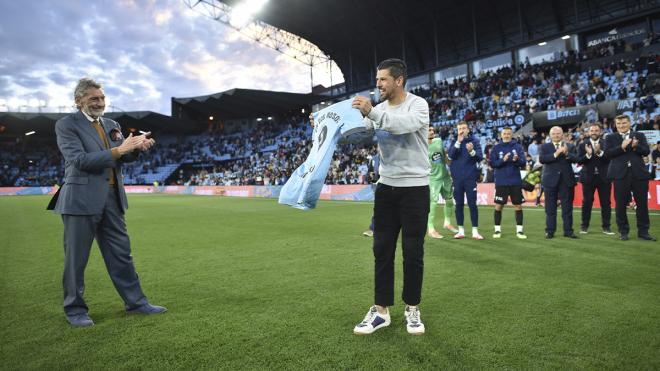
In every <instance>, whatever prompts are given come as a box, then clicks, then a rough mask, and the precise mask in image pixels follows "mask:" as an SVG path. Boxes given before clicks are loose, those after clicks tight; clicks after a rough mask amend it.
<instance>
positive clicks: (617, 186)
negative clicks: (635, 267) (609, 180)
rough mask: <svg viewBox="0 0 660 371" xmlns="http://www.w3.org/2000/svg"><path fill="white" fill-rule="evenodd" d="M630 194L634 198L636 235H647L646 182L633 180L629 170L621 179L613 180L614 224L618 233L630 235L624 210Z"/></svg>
mask: <svg viewBox="0 0 660 371" xmlns="http://www.w3.org/2000/svg"><path fill="white" fill-rule="evenodd" d="M630 192H632V195H633V197H634V198H635V204H636V206H637V209H635V215H636V216H637V235H638V236H639V235H646V234H648V233H649V226H650V222H649V204H648V199H647V197H648V192H649V182H648V180H638V179H634V177H633V174H632V171H631V170H630V168H628V170H627V171H626V175H625V176H624V177H623V179H614V201H615V202H616V224H617V227H618V228H619V233H621V234H628V233H630V224H628V215H626V208H627V207H628V203H629V202H630Z"/></svg>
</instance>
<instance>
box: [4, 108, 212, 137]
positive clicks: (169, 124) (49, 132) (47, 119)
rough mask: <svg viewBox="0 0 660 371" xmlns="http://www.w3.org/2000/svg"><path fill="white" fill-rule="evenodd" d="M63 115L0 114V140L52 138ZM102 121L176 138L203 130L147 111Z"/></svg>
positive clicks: (114, 115) (119, 114) (113, 115)
mask: <svg viewBox="0 0 660 371" xmlns="http://www.w3.org/2000/svg"><path fill="white" fill-rule="evenodd" d="M70 114H71V112H67V113H41V112H0V128H1V130H0V136H10V137H16V136H22V135H25V133H27V132H30V131H35V136H37V137H54V136H55V122H57V120H59V119H61V118H62V117H64V116H67V115H70ZM103 117H107V118H110V119H113V120H115V121H117V122H118V123H119V124H120V125H121V126H122V129H124V130H130V129H135V130H144V131H152V132H154V133H157V132H168V133H177V134H188V133H196V132H199V131H200V130H203V129H204V128H205V126H203V125H200V124H199V123H196V122H192V121H189V120H182V119H174V118H172V117H170V116H166V115H162V114H160V113H156V112H151V111H132V112H106V113H105V114H104V115H103Z"/></svg>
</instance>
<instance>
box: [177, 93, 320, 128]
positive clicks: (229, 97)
mask: <svg viewBox="0 0 660 371" xmlns="http://www.w3.org/2000/svg"><path fill="white" fill-rule="evenodd" d="M327 99H328V97H325V96H321V95H312V94H299V93H285V92H278V91H268V90H252V89H231V90H227V91H224V92H221V93H216V94H211V95H203V96H198V97H191V98H172V117H185V118H189V119H192V120H195V121H205V120H207V119H208V117H209V116H213V117H216V118H218V119H221V120H232V119H250V118H257V117H266V116H278V115H280V116H281V115H287V114H289V113H292V112H294V111H298V110H300V108H305V107H309V106H311V105H313V104H316V103H319V102H321V101H323V100H327ZM298 112H299V111H298Z"/></svg>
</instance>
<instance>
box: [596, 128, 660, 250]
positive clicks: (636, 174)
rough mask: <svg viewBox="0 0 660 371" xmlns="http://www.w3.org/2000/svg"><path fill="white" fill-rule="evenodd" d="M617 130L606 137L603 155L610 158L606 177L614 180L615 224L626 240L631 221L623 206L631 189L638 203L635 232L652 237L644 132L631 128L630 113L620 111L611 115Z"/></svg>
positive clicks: (646, 150) (644, 237)
mask: <svg viewBox="0 0 660 371" xmlns="http://www.w3.org/2000/svg"><path fill="white" fill-rule="evenodd" d="M614 123H615V124H616V130H617V133H612V134H610V135H608V136H607V137H605V156H607V157H608V158H609V159H610V165H609V167H608V169H607V177H608V178H610V179H612V180H613V182H614V200H615V202H616V224H617V226H618V228H619V233H620V237H619V238H620V239H621V240H622V241H627V240H628V234H629V233H630V225H629V224H628V216H627V215H626V206H628V202H630V193H631V192H632V194H633V197H634V198H635V203H636V204H637V209H636V210H635V214H636V216H637V236H638V237H639V239H641V240H647V241H655V240H656V239H655V237H653V236H651V235H649V227H650V222H649V207H648V200H647V197H648V191H649V179H651V174H649V172H648V171H647V170H646V166H644V160H643V157H644V156H647V155H648V154H649V153H650V149H649V144H648V142H647V141H646V137H645V136H644V134H643V133H639V132H637V133H634V132H632V131H631V130H630V117H628V116H627V115H619V116H617V117H616V118H615V119H614Z"/></svg>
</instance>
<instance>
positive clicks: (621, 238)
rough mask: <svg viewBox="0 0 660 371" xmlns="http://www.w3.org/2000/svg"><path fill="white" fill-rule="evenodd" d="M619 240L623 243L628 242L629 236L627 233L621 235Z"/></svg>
mask: <svg viewBox="0 0 660 371" xmlns="http://www.w3.org/2000/svg"><path fill="white" fill-rule="evenodd" d="M619 239H620V240H621V241H628V234H627V233H621V236H619Z"/></svg>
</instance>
